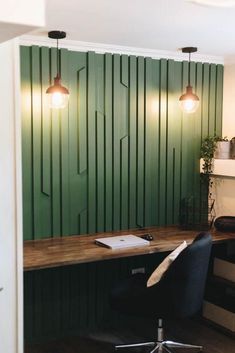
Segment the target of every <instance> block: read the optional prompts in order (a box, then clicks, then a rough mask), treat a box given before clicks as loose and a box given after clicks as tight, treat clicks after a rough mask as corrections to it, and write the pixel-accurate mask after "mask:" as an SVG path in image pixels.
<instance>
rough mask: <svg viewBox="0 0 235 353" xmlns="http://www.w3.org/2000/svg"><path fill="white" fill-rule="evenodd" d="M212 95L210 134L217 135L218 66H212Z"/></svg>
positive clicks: (210, 98)
mask: <svg viewBox="0 0 235 353" xmlns="http://www.w3.org/2000/svg"><path fill="white" fill-rule="evenodd" d="M209 92H210V95H209V132H210V135H214V133H215V113H216V65H215V64H211V65H210V91H209Z"/></svg>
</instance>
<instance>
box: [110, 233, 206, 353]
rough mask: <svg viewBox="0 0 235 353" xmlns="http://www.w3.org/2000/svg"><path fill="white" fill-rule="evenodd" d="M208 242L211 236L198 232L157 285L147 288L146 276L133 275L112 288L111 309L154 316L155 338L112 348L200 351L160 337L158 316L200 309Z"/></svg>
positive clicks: (188, 314)
mask: <svg viewBox="0 0 235 353" xmlns="http://www.w3.org/2000/svg"><path fill="white" fill-rule="evenodd" d="M211 245H212V239H211V235H210V234H208V233H203V232H202V233H200V234H199V235H198V236H197V237H196V238H195V240H194V241H193V243H192V244H191V245H189V246H188V247H187V248H186V249H184V250H183V251H182V252H181V253H180V255H179V256H178V257H177V258H176V260H175V261H174V262H173V263H172V264H171V265H170V267H169V268H168V270H167V271H166V273H165V275H164V277H163V278H162V279H161V280H160V282H158V283H157V284H155V285H153V286H151V287H147V286H146V283H147V278H148V276H146V275H143V274H137V275H133V276H131V277H130V278H128V279H126V280H124V281H122V282H121V283H120V284H118V285H117V286H116V287H115V288H114V289H113V290H112V293H111V306H112V308H114V309H116V310H118V311H120V312H122V313H127V314H134V315H142V316H154V317H156V318H158V337H157V341H155V342H144V343H137V344H124V345H118V346H116V347H115V348H116V349H118V348H128V347H144V346H149V347H152V348H151V351H150V353H153V352H157V351H158V352H162V351H166V352H169V353H171V352H172V350H171V348H194V349H198V350H202V346H195V345H191V344H183V343H179V342H173V341H168V340H164V337H163V328H162V319H163V318H186V317H191V316H193V315H194V314H195V313H197V312H198V311H199V310H200V308H201V305H202V300H203V295H204V288H205V283H206V277H207V271H208V264H209V258H210V252H211Z"/></svg>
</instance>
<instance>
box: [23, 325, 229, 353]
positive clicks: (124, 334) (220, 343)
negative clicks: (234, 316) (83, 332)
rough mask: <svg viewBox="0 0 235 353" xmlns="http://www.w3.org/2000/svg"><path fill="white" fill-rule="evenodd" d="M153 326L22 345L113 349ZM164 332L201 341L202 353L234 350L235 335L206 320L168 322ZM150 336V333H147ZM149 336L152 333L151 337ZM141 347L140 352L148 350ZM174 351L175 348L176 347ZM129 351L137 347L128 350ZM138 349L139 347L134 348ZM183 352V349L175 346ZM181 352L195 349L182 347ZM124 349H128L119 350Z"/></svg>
mask: <svg viewBox="0 0 235 353" xmlns="http://www.w3.org/2000/svg"><path fill="white" fill-rule="evenodd" d="M151 331H153V328H149V327H147V326H144V327H143V328H142V329H141V330H140V327H139V333H137V331H136V329H134V331H133V330H130V329H125V330H124V329H123V331H122V330H120V329H119V330H117V329H106V330H101V331H97V332H93V333H90V334H89V335H88V336H87V337H68V338H64V339H61V340H58V341H54V342H49V343H44V344H37V345H30V346H26V347H25V353H112V352H114V344H121V343H130V342H131V343H133V342H138V341H142V340H143V337H145V338H147V339H149V338H151V340H152V338H153V336H152V332H151ZM166 331H167V332H166V335H167V338H168V339H173V340H177V341H181V342H185V343H191V344H198V345H203V347H204V350H203V352H204V353H235V338H234V337H232V336H230V335H226V334H224V333H222V332H221V331H219V330H218V329H214V328H212V327H211V326H209V325H208V324H205V323H201V322H200V323H199V322H196V321H192V320H187V321H185V322H183V323H181V324H179V323H178V322H174V323H168V326H167V330H166ZM141 336H142V337H141ZM148 336H149V337H148ZM150 336H151V337H150ZM147 351H148V350H146V349H145V350H142V351H141V352H147ZM175 351H176V352H177V350H175ZM129 352H130V353H133V352H136V350H134V349H132V350H129ZM137 352H140V350H137ZM178 352H182V350H178ZM183 352H184V353H188V352H191V353H193V352H195V353H196V352H197V350H195V351H194V350H190V351H188V350H183ZM122 353H127V350H125V352H124V350H122Z"/></svg>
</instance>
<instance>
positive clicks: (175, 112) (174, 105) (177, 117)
mask: <svg viewBox="0 0 235 353" xmlns="http://www.w3.org/2000/svg"><path fill="white" fill-rule="evenodd" d="M181 68H182V64H181V63H180V62H178V61H175V62H174V85H173V92H172V95H171V101H170V102H171V114H172V117H171V118H172V123H173V131H172V135H173V136H172V138H173V141H174V143H173V145H172V153H173V170H174V179H173V192H174V197H173V200H172V201H171V202H172V207H173V214H172V224H177V223H178V222H179V206H180V195H181V188H180V185H181V128H182V114H181V109H180V107H179V97H180V94H179V93H180V92H181ZM171 129H172V128H171Z"/></svg>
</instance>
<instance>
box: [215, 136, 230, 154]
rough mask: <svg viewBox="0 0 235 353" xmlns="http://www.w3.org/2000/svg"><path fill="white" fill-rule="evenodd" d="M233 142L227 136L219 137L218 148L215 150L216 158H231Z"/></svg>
mask: <svg viewBox="0 0 235 353" xmlns="http://www.w3.org/2000/svg"><path fill="white" fill-rule="evenodd" d="M230 149H231V143H230V141H229V140H228V139H227V137H223V138H220V137H217V140H216V149H215V151H214V158H216V159H229V158H230Z"/></svg>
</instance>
